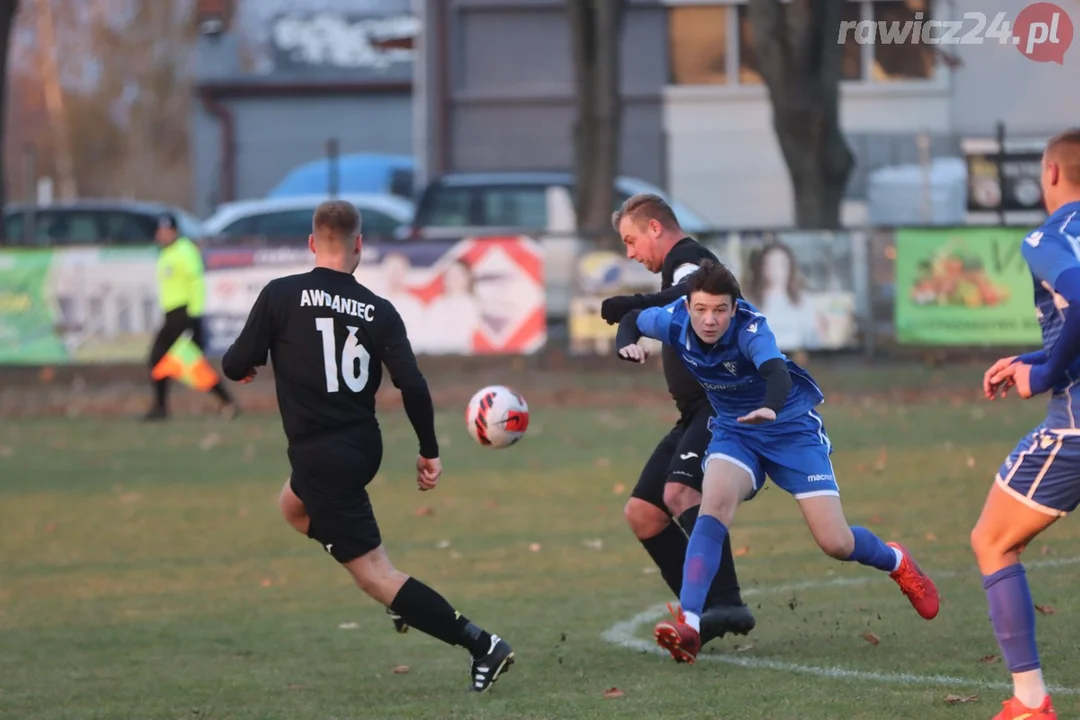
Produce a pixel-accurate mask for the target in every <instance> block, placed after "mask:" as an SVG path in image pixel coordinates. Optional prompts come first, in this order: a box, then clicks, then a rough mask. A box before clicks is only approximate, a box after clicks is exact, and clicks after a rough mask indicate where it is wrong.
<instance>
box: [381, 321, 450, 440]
mask: <svg viewBox="0 0 1080 720" xmlns="http://www.w3.org/2000/svg"><path fill="white" fill-rule="evenodd" d="M383 312H385V313H386V314H387V317H386V325H385V326H384V336H383V357H382V361H383V364H384V365H385V366H386V369H387V371H389V373H390V380H391V381H392V382H393V383H394V387H396V388H397V389H398V390H400V391H401V404H402V405H403V406H404V408H405V415H407V416H408V418H409V422H410V423H411V424H412V426H413V430H414V431H415V432H416V437H417V440H419V442H420V454H421V455H422V456H424V457H426V458H437V457H439V442H438V439H437V437H436V435H435V404H434V403H433V402H432V400H431V391H430V389H429V388H428V384H427V381H426V380H425V379H424V375H423V373H421V372H420V366H419V365H417V363H416V354H415V353H414V352H413V349H412V343H410V342H409V335H408V332H407V331H406V330H405V322H404V321H403V320H402V319H401V315H400V314H399V313H398V311H397V309H396V308H394V306H393V305H390V304H389V303H387V305H386V307H385V310H383Z"/></svg>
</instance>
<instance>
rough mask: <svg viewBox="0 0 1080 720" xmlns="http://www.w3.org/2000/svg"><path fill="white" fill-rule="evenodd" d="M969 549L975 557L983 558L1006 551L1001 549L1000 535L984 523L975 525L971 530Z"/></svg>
mask: <svg viewBox="0 0 1080 720" xmlns="http://www.w3.org/2000/svg"><path fill="white" fill-rule="evenodd" d="M971 549H972V551H973V552H974V553H975V556H976V557H985V556H987V555H991V554H993V553H995V552H997V553H1003V552H1006V551H1007V550H1008V548H1005V547H1002V533H1000V532H998V531H997V530H996V529H995V528H993V527H991V526H990V524H989V523H984V522H979V523H976V525H975V527H974V528H972V530H971Z"/></svg>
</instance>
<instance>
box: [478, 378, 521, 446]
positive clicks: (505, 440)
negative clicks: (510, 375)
mask: <svg viewBox="0 0 1080 720" xmlns="http://www.w3.org/2000/svg"><path fill="white" fill-rule="evenodd" d="M465 424H466V427H467V428H468V430H469V435H471V436H472V439H473V440H475V441H476V442H478V443H480V444H481V445H483V446H484V447H490V448H505V447H510V446H511V445H513V444H514V443H516V442H517V441H518V440H520V439H521V438H523V437H525V431H526V430H528V428H529V405H528V403H526V402H525V398H523V397H521V395H519V394H517V393H516V392H514V391H513V390H511V389H510V388H508V387H506V386H504V385H489V386H487V387H485V388H481V389H480V390H478V391H477V392H476V394H475V395H473V396H472V399H471V400H469V404H468V406H467V407H466V409H465Z"/></svg>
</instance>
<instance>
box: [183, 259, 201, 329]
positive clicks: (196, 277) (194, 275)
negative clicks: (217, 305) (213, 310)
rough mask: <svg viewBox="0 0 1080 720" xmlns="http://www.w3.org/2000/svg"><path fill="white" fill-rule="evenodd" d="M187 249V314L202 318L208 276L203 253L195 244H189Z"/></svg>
mask: <svg viewBox="0 0 1080 720" xmlns="http://www.w3.org/2000/svg"><path fill="white" fill-rule="evenodd" d="M187 247H188V252H187V253H185V269H184V273H185V275H186V279H187V283H188V302H187V308H188V310H187V312H188V315H189V316H191V317H202V316H203V313H204V311H205V309H206V276H205V268H204V266H203V259H202V253H201V252H200V251H199V246H198V245H196V244H195V243H193V242H189V243H188V246H187Z"/></svg>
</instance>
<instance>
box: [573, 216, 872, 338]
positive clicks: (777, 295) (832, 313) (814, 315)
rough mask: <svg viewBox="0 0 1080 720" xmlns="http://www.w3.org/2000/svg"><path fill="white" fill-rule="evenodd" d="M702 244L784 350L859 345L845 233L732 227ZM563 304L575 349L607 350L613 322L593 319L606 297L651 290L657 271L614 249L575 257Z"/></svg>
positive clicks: (852, 272)
mask: <svg viewBox="0 0 1080 720" xmlns="http://www.w3.org/2000/svg"><path fill="white" fill-rule="evenodd" d="M706 245H707V247H709V249H710V250H712V252H713V253H714V254H715V255H716V256H717V257H718V258H719V260H720V261H721V262H723V263H724V264H725V265H727V266H728V267H729V268H730V269H731V271H732V272H733V273H735V276H736V277H737V278H739V283H740V285H741V287H742V291H743V295H744V297H745V298H746V299H747V300H748V301H750V302H751V303H753V304H754V305H756V306H757V307H758V309H759V310H761V311H762V312H763V313H764V314H765V316H766V317H767V318H768V319H769V325H770V326H771V327H772V328H773V331H774V332H775V333H776V338H777V344H778V345H779V346H780V349H781V350H782V351H784V352H798V351H800V350H821V349H833V350H835V349H841V348H850V347H857V346H858V342H859V339H858V323H857V321H856V310H857V307H858V303H857V295H856V290H855V286H856V284H855V263H854V259H853V255H854V253H853V238H852V236H851V235H850V234H848V233H809V232H807V233H751V232H742V233H731V234H729V235H726V236H724V237H722V238H720V239H718V240H709V241H707V242H706ZM576 285H577V295H576V297H575V298H574V300H573V301H572V303H571V308H570V345H571V351H572V352H575V353H608V352H612V351H613V348H612V343H613V342H614V339H615V330H616V328H615V326H612V325H608V324H607V323H606V322H604V320H603V319H602V318H601V317H600V304H601V302H602V301H603V299H604V298H606V297H611V296H613V295H623V294H634V293H652V292H656V291H657V290H658V289H659V287H660V277H659V275H654V274H652V273H650V272H648V271H647V270H646V269H645V268H644V267H642V266H641V265H640V264H639V263H637V262H634V261H632V260H627V259H626V257H625V256H624V255H622V254H620V253H617V252H613V251H595V252H588V253H585V254H583V255H582V256H581V257H580V258H579V259H578V267H577V282H576Z"/></svg>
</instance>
